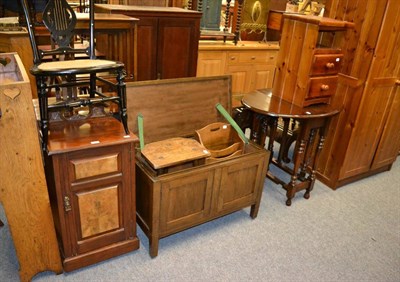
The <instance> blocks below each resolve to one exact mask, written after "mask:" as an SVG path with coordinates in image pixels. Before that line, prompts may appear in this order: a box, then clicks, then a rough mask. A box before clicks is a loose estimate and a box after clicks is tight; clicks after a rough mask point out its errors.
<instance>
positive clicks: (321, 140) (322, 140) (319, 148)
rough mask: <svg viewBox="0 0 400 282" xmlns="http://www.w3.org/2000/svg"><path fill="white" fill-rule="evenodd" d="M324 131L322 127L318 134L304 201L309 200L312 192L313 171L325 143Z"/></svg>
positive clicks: (324, 128)
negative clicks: (308, 185)
mask: <svg viewBox="0 0 400 282" xmlns="http://www.w3.org/2000/svg"><path fill="white" fill-rule="evenodd" d="M325 130H326V126H324V127H323V128H321V130H320V132H319V141H318V146H317V148H316V151H315V155H314V160H313V164H312V170H311V175H310V187H309V188H307V189H306V192H305V193H304V198H305V199H309V198H310V192H311V191H312V190H313V188H314V183H315V169H316V167H317V165H318V159H319V155H320V153H321V151H322V149H323V147H324V143H325Z"/></svg>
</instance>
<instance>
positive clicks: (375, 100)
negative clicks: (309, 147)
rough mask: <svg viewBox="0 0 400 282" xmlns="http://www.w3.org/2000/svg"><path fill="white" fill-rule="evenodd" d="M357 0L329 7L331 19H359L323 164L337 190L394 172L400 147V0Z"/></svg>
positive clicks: (349, 43)
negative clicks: (352, 183) (341, 108)
mask: <svg viewBox="0 0 400 282" xmlns="http://www.w3.org/2000/svg"><path fill="white" fill-rule="evenodd" d="M353 2H354V1H353ZM353 2H352V1H345V0H343V1H342V0H338V1H327V6H326V7H327V13H328V15H329V16H330V17H334V18H339V19H343V20H346V21H353V22H354V23H355V29H354V32H352V33H351V34H350V35H349V37H348V38H347V39H346V46H345V48H344V50H345V52H346V53H345V59H344V61H343V67H342V72H343V74H344V75H343V76H341V77H339V85H338V90H337V94H336V96H335V100H334V101H333V103H335V104H337V105H342V106H343V111H342V112H341V113H340V116H338V117H337V118H334V119H333V120H332V124H331V127H330V132H329V135H328V136H327V143H326V144H325V145H326V146H325V150H324V152H323V155H322V156H321V159H320V163H319V168H318V170H319V179H320V180H321V181H323V182H324V183H325V184H327V185H328V186H330V187H332V188H337V187H340V186H342V185H344V184H346V183H349V182H351V181H354V180H357V179H360V178H362V177H366V176H368V175H371V174H374V173H377V172H381V171H385V170H389V169H390V168H391V165H392V163H393V162H394V161H395V160H396V158H397V155H398V152H399V148H400V122H399V119H400V97H399V96H400V90H399V84H400V81H399V80H400V52H399V50H400V35H399V33H398V30H399V29H400V2H399V1H397V0H384V1H373V0H368V1H362V3H361V2H358V3H355V2H354V3H353ZM346 58H348V59H346Z"/></svg>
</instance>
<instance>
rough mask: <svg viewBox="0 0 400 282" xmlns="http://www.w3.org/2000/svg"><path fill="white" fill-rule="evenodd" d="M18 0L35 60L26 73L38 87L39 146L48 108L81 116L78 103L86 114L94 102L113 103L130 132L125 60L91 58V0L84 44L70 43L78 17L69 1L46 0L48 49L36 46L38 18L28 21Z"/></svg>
mask: <svg viewBox="0 0 400 282" xmlns="http://www.w3.org/2000/svg"><path fill="white" fill-rule="evenodd" d="M20 1H21V4H22V8H23V11H24V15H25V19H26V22H27V27H28V32H29V37H30V41H31V45H32V50H33V63H34V65H33V67H32V68H31V69H30V72H31V73H32V74H33V75H34V76H35V78H36V84H37V89H38V102H39V109H40V129H41V133H42V149H43V150H44V151H46V150H47V139H48V130H49V111H51V112H57V111H59V112H61V113H65V112H68V113H69V114H67V115H64V114H61V118H62V119H67V120H70V119H80V118H81V115H79V114H76V113H78V112H79V111H78V110H79V109H81V108H82V107H86V108H89V113H90V112H91V111H92V110H93V108H95V107H94V106H101V107H104V106H106V107H110V106H111V103H116V104H117V105H118V112H117V113H116V114H115V116H116V118H118V119H119V120H120V121H121V122H122V124H123V125H124V128H125V131H126V133H128V132H129V131H128V126H127V112H126V86H125V82H124V78H125V69H124V64H123V63H120V62H115V61H109V60H100V59H96V57H95V52H94V47H95V46H94V45H95V38H94V25H95V21H94V0H90V1H89V19H90V20H89V22H90V25H89V26H88V30H89V35H90V36H89V44H88V47H87V48H74V36H75V35H74V28H75V25H76V22H77V18H76V14H75V12H74V10H73V9H72V8H71V7H70V6H69V4H68V2H67V1H66V0H49V1H48V3H47V5H46V7H45V9H44V11H43V23H44V25H45V27H46V28H47V29H48V31H49V32H50V35H51V48H50V49H48V48H46V50H43V49H41V48H39V45H38V44H37V42H36V35H35V29H36V26H34V24H36V23H33V22H32V20H31V19H32V18H31V17H30V14H29V11H30V10H29V6H28V4H27V0H20ZM127 51H128V50H127ZM79 54H80V55H79ZM82 55H83V56H86V57H84V58H83V59H82V58H81V59H77V56H82ZM49 58H50V60H49ZM46 60H47V61H46ZM100 74H101V76H100ZM82 89H86V92H87V94H88V95H79V94H78V93H79V91H81V90H82ZM100 89H104V90H105V91H102V90H100ZM60 92H63V93H61V94H60ZM105 92H107V93H113V92H114V93H117V95H112V94H107V95H106V94H104V93H105ZM53 93H55V96H56V99H55V100H56V102H55V103H49V101H48V97H49V96H50V95H52V94H53ZM87 116H90V114H89V115H86V117H87ZM72 117H73V118H72ZM82 118H85V117H82Z"/></svg>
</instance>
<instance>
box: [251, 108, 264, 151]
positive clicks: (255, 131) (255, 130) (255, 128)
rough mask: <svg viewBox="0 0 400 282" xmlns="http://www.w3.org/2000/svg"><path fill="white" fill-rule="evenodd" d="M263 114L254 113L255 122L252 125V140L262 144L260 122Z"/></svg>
mask: <svg viewBox="0 0 400 282" xmlns="http://www.w3.org/2000/svg"><path fill="white" fill-rule="evenodd" d="M261 118H262V116H261V115H257V114H254V115H253V124H252V126H251V140H253V141H254V142H255V143H257V144H259V145H261V144H260V128H261V126H260V123H261Z"/></svg>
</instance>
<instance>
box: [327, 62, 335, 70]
mask: <svg viewBox="0 0 400 282" xmlns="http://www.w3.org/2000/svg"><path fill="white" fill-rule="evenodd" d="M325 66H326V68H327V69H333V68H334V67H335V64H334V63H326V65H325Z"/></svg>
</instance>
